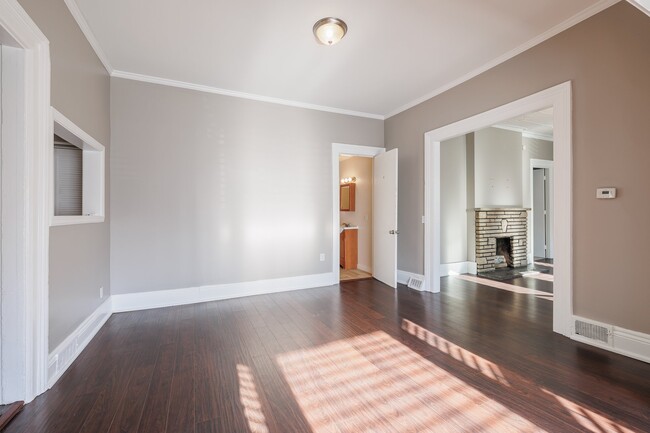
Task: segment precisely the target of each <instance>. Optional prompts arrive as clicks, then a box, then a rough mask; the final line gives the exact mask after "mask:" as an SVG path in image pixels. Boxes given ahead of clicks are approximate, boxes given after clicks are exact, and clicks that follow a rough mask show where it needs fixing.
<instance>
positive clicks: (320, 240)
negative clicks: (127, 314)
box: [111, 78, 384, 294]
mask: <svg viewBox="0 0 650 433" xmlns="http://www.w3.org/2000/svg"><path fill="white" fill-rule="evenodd" d="M111 96H112V99H111V113H112V117H111V119H112V139H113V140H112V141H113V148H112V154H111V171H112V174H113V176H112V181H111V205H112V219H111V224H112V225H111V281H112V288H113V293H118V294H119V293H131V292H144V291H152V290H163V289H179V288H186V287H196V286H201V285H211V284H223V283H235V282H245V281H255V280H266V279H273V278H283V277H293V276H302V275H312V274H322V273H329V272H331V271H332V257H330V255H331V251H332V235H333V231H334V228H333V227H332V212H333V211H334V210H333V209H332V143H334V142H338V143H358V144H364V145H370V146H381V147H383V142H384V136H383V135H384V127H383V122H382V121H380V120H372V119H365V118H360V117H352V116H344V115H339V114H333V113H325V112H321V111H315V110H306V109H301V108H294V107H287V106H282V105H274V104H268V103H263V102H257V101H250V100H246V99H239V98H231V97H227V96H221V95H214V94H208V93H201V92H196V91H191V90H184V89H178V88H173V87H166V86H160V85H154V84H146V83H141V82H136V81H129V80H124V79H117V78H113V79H112V81H111ZM337 236H338V234H337ZM321 253H325V254H326V260H325V261H323V262H321V261H320V257H319V256H320V254H321ZM334 259H335V260H338V257H336V258H334Z"/></svg>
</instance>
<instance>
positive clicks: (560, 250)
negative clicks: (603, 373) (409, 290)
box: [424, 81, 573, 337]
mask: <svg viewBox="0 0 650 433" xmlns="http://www.w3.org/2000/svg"><path fill="white" fill-rule="evenodd" d="M549 107H553V129H554V131H553V135H554V141H553V156H554V161H553V165H554V170H553V175H552V177H553V178H554V179H553V180H552V185H549V187H550V194H552V199H551V200H552V201H553V212H554V216H553V218H551V227H550V230H551V231H552V233H553V235H552V243H553V246H552V254H553V258H554V262H555V263H554V272H553V273H554V275H553V276H554V302H553V331H554V332H557V333H559V334H562V335H565V336H567V337H568V336H570V335H572V324H573V209H572V200H573V189H572V187H573V184H572V176H573V160H572V158H573V156H572V123H571V122H572V117H571V113H572V101H571V82H570V81H567V82H564V83H562V84H558V85H556V86H554V87H551V88H549V89H546V90H542V91H540V92H537V93H535V94H533V95H530V96H526V97H524V98H521V99H518V100H516V101H513V102H510V103H508V104H505V105H502V106H500V107H496V108H493V109H491V110H488V111H485V112H483V113H479V114H477V115H474V116H472V117H468V118H466V119H463V120H459V121H457V122H455V123H452V124H449V125H446V126H442V127H440V128H437V129H434V130H432V131H429V132H427V133H425V134H424V174H425V181H424V183H425V185H424V190H425V194H424V213H425V226H424V276H425V287H426V290H428V291H432V292H439V291H440V142H442V141H445V140H449V139H451V138H454V137H459V136H461V135H465V134H468V133H470V132H474V131H477V130H480V129H483V128H486V127H489V126H492V125H494V124H497V123H499V122H503V121H504V120H506V119H511V118H513V117H517V116H520V115H522V114H527V113H531V112H534V111H539V110H542V109H545V108H549Z"/></svg>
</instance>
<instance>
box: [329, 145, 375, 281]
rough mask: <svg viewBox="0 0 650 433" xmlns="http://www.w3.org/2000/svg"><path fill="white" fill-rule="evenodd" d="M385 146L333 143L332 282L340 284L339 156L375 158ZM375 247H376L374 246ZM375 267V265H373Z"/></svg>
mask: <svg viewBox="0 0 650 433" xmlns="http://www.w3.org/2000/svg"><path fill="white" fill-rule="evenodd" d="M385 151H386V149H384V148H383V147H373V146H360V145H357V144H344V143H332V280H331V284H338V283H339V280H340V266H339V252H340V251H339V249H340V247H341V245H340V238H339V235H340V233H339V227H340V225H341V212H340V206H339V195H340V190H339V185H340V184H341V181H340V176H339V174H340V166H339V157H340V156H341V155H352V156H365V157H370V158H374V157H375V156H377V155H381V154H382V153H384V152H385ZM373 249H374V247H373ZM373 268H374V265H373Z"/></svg>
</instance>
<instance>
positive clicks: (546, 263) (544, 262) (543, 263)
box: [534, 257, 553, 268]
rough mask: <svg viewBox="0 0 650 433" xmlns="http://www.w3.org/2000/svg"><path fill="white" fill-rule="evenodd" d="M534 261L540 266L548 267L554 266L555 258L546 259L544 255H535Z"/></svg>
mask: <svg viewBox="0 0 650 433" xmlns="http://www.w3.org/2000/svg"><path fill="white" fill-rule="evenodd" d="M534 263H535V264H536V265H539V266H546V267H547V268H552V267H553V259H546V258H544V257H535V259H534Z"/></svg>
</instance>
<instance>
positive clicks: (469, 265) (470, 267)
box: [440, 262, 477, 277]
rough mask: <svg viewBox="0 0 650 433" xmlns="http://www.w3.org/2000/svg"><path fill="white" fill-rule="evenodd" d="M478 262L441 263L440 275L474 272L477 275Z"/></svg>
mask: <svg viewBox="0 0 650 433" xmlns="http://www.w3.org/2000/svg"><path fill="white" fill-rule="evenodd" d="M476 272H477V268H476V262H456V263H441V264H440V276H441V277H447V276H449V275H461V274H472V275H476Z"/></svg>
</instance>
